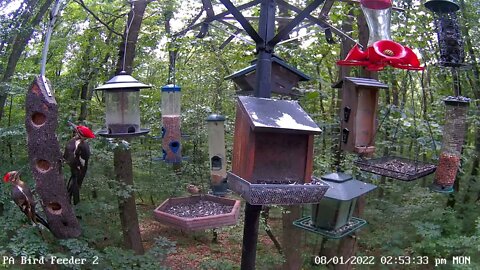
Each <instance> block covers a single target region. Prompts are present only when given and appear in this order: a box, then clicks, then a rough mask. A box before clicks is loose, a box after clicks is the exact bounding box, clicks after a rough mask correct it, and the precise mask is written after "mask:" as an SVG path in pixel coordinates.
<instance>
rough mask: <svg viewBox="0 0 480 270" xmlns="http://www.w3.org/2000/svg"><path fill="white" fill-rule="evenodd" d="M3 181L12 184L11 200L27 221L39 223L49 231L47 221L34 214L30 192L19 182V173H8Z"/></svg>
mask: <svg viewBox="0 0 480 270" xmlns="http://www.w3.org/2000/svg"><path fill="white" fill-rule="evenodd" d="M3 181H4V182H5V183H11V184H12V195H11V197H12V200H13V201H14V202H15V204H16V205H18V207H20V210H22V212H23V213H24V214H25V215H26V216H27V217H28V219H30V220H31V221H33V222H34V223H40V224H42V225H43V226H45V227H46V228H47V229H50V227H49V226H48V223H47V221H46V220H45V219H43V218H42V217H41V216H39V215H38V214H37V213H36V212H35V205H36V203H35V200H34V198H33V194H32V191H31V190H30V188H29V187H28V186H27V184H25V182H23V181H22V180H20V173H19V172H18V171H11V172H8V173H7V174H5V176H3Z"/></svg>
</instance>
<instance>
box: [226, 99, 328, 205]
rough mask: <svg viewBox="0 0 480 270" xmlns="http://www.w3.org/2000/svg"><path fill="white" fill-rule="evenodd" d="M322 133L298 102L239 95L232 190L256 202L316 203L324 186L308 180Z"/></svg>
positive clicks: (323, 191) (257, 203) (322, 192)
mask: <svg viewBox="0 0 480 270" xmlns="http://www.w3.org/2000/svg"><path fill="white" fill-rule="evenodd" d="M320 133H321V130H320V128H319V127H318V126H317V124H316V123H315V122H314V121H313V120H312V119H311V118H310V116H309V115H308V114H307V113H306V112H305V111H304V110H303V109H302V108H301V107H300V106H299V105H298V103H297V102H294V101H287V100H274V99H269V98H256V97H247V96H240V97H238V102H237V112H236V120H235V134H234V144H233V160H232V171H231V173H229V177H228V182H229V186H230V189H231V190H233V191H235V192H237V193H239V194H240V195H241V196H242V197H243V198H244V199H245V200H247V202H248V203H250V204H255V205H261V204H301V203H314V202H318V201H320V199H321V198H322V197H323V194H324V193H325V191H326V190H327V188H328V186H327V185H326V184H325V183H323V182H322V181H320V180H319V181H312V169H313V136H314V135H315V134H320Z"/></svg>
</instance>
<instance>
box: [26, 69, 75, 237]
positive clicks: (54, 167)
mask: <svg viewBox="0 0 480 270" xmlns="http://www.w3.org/2000/svg"><path fill="white" fill-rule="evenodd" d="M25 109H26V117H25V126H26V130H27V147H28V159H29V162H30V168H31V171H32V175H33V178H34V179H35V187H36V188H35V191H36V192H37V193H38V195H40V198H41V201H42V208H43V210H44V213H45V215H46V217H47V220H48V224H49V227H50V230H51V231H52V233H53V235H54V236H55V237H57V238H73V237H78V236H80V234H81V228H80V224H79V223H78V220H77V218H76V217H75V213H74V212H73V209H72V207H71V205H70V202H69V199H68V198H67V192H66V187H65V182H64V179H63V174H62V162H61V161H62V154H61V152H60V145H59V143H58V140H57V135H56V134H55V130H56V129H57V125H58V105H57V102H56V100H55V97H54V95H53V88H52V86H51V84H50V82H49V81H48V79H47V78H45V76H37V77H36V78H35V80H34V81H33V83H32V85H31V86H30V90H29V91H28V92H27V97H26V101H25Z"/></svg>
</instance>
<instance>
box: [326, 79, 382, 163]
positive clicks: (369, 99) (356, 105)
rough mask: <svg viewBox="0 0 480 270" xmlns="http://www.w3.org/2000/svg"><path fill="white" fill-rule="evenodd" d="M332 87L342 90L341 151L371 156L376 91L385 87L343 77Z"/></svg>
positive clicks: (373, 138)
mask: <svg viewBox="0 0 480 270" xmlns="http://www.w3.org/2000/svg"><path fill="white" fill-rule="evenodd" d="M332 87H333V88H342V107H341V112H340V121H341V149H342V150H344V151H348V152H353V153H358V154H366V155H370V154H373V153H374V152H375V146H374V143H375V132H376V127H377V124H376V121H377V108H378V96H379V90H380V89H388V86H387V85H386V84H384V83H381V82H379V81H377V80H374V79H369V78H354V77H345V78H344V79H343V80H341V81H339V82H338V83H336V84H334V85H333V86H332Z"/></svg>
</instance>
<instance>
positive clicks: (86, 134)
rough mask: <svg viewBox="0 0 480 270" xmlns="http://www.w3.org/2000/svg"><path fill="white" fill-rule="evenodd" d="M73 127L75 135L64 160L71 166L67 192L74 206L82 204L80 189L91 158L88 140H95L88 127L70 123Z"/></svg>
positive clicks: (64, 154) (64, 155) (68, 143)
mask: <svg viewBox="0 0 480 270" xmlns="http://www.w3.org/2000/svg"><path fill="white" fill-rule="evenodd" d="M69 125H70V126H72V127H73V129H74V132H75V135H74V136H73V138H72V139H70V140H69V141H68V142H67V145H66V146H65V151H64V153H63V158H64V160H65V162H66V163H67V164H68V165H69V166H70V171H71V176H70V179H69V180H68V183H67V191H68V196H69V198H70V201H72V199H73V204H75V205H76V204H78V203H79V202H80V188H81V187H82V183H83V179H84V178H85V175H86V174H87V169H88V159H89V158H90V146H89V145H88V143H87V142H86V139H90V138H95V135H94V134H93V132H92V131H91V130H90V129H89V128H88V127H86V126H81V125H75V124H73V123H71V122H69Z"/></svg>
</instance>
